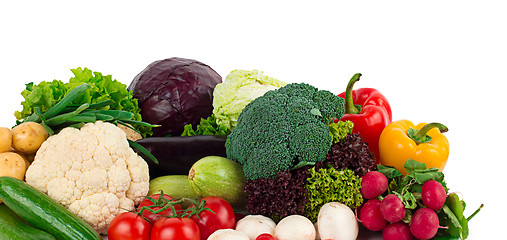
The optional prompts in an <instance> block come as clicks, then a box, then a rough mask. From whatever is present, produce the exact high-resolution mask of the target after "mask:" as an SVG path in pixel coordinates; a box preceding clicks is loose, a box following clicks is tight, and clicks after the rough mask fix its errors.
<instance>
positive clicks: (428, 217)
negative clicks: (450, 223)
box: [410, 208, 438, 240]
mask: <svg viewBox="0 0 507 240" xmlns="http://www.w3.org/2000/svg"><path fill="white" fill-rule="evenodd" d="M437 231H438V216H437V214H436V213H435V211H433V210H431V209H429V208H419V209H417V210H416V211H415V213H414V215H413V216H412V221H411V222H410V232H411V233H412V234H413V235H414V236H415V237H416V238H417V239H423V240H425V239H430V238H432V237H434V236H435V234H437Z"/></svg>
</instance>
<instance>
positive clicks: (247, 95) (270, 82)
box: [213, 70, 287, 130]
mask: <svg viewBox="0 0 507 240" xmlns="http://www.w3.org/2000/svg"><path fill="white" fill-rule="evenodd" d="M285 85H287V83H285V82H283V81H280V80H278V79H275V78H272V77H268V76H266V75H264V72H262V71H259V70H253V71H247V70H234V71H232V72H230V73H229V74H228V75H227V77H226V78H225V80H224V81H223V82H222V83H219V84H217V85H216V86H215V90H214V91H213V115H214V116H215V117H216V121H217V124H218V125H220V126H225V127H226V128H227V129H229V130H232V129H234V128H235V127H236V124H237V120H238V117H239V114H240V113H241V111H243V109H244V108H245V107H246V105H248V104H249V103H250V102H251V101H253V100H254V99H256V98H257V97H260V96H262V95H264V93H266V92H268V91H270V90H275V89H278V88H280V87H283V86H285Z"/></svg>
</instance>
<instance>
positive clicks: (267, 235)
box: [255, 233, 276, 240]
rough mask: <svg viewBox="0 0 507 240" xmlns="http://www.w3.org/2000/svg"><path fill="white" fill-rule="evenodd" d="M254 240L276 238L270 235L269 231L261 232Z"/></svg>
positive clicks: (272, 239) (274, 239)
mask: <svg viewBox="0 0 507 240" xmlns="http://www.w3.org/2000/svg"><path fill="white" fill-rule="evenodd" d="M255 240H276V238H275V237H273V235H271V234H269V233H263V234H261V235H259V236H257V238H256V239H255Z"/></svg>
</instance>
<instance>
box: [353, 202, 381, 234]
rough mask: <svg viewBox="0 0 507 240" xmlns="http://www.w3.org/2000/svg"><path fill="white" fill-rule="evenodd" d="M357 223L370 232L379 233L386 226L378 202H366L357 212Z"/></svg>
mask: <svg viewBox="0 0 507 240" xmlns="http://www.w3.org/2000/svg"><path fill="white" fill-rule="evenodd" d="M359 221H360V222H361V223H362V224H363V226H364V227H366V228H367V229H368V230H371V231H380V230H382V229H384V227H385V226H386V225H387V221H386V220H385V219H384V217H382V214H381V213H380V200H378V199H370V200H368V201H367V202H366V203H365V204H364V205H363V206H362V207H361V210H360V211H359Z"/></svg>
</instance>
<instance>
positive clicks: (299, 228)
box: [275, 215, 316, 240]
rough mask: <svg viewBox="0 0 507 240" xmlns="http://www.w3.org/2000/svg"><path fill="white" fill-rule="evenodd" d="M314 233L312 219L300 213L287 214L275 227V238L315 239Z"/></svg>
mask: <svg viewBox="0 0 507 240" xmlns="http://www.w3.org/2000/svg"><path fill="white" fill-rule="evenodd" d="M315 234H316V232H315V226H313V223H312V221H310V219H308V218H306V217H304V216H301V215H290V216H287V217H285V218H283V219H282V220H281V221H280V222H279V223H278V224H277V225H276V227H275V238H276V239H277V240H315Z"/></svg>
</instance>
